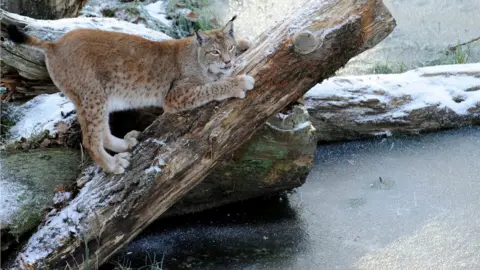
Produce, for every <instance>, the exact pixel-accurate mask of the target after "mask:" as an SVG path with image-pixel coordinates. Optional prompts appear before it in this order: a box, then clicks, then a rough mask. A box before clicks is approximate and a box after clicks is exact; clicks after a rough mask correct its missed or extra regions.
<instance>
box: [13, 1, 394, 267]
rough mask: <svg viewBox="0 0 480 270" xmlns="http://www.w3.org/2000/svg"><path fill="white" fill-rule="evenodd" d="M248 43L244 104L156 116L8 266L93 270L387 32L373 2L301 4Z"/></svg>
mask: <svg viewBox="0 0 480 270" xmlns="http://www.w3.org/2000/svg"><path fill="white" fill-rule="evenodd" d="M303 7H304V8H302V9H299V10H295V11H293V12H292V13H291V14H288V15H287V16H286V17H285V19H284V20H283V21H282V22H280V23H279V24H278V25H275V26H274V27H272V28H271V29H269V30H267V32H266V33H264V34H263V35H261V36H260V37H259V38H257V40H256V42H255V44H256V45H255V46H254V47H253V48H251V49H250V50H248V51H247V52H245V53H244V54H243V55H242V56H240V57H239V60H240V61H242V62H243V66H241V67H239V68H237V69H236V71H235V74H243V73H248V74H250V75H251V76H253V77H254V78H255V79H256V84H255V86H256V87H255V89H254V90H252V91H250V92H248V93H247V96H246V98H245V99H243V100H233V99H232V100H228V101H225V102H222V103H214V102H212V103H210V104H208V105H206V106H203V107H201V108H197V109H195V110H192V111H190V112H184V113H178V114H163V115H162V116H160V117H159V118H158V119H157V120H156V121H155V122H154V123H152V124H151V125H150V126H149V127H148V128H147V129H146V130H145V131H143V132H142V134H141V136H140V138H139V140H140V143H139V145H138V146H137V147H136V148H135V149H134V150H133V157H132V163H131V167H130V168H129V169H128V170H127V171H126V172H125V174H123V175H107V174H104V173H103V172H102V171H100V170H99V169H98V167H97V166H91V167H89V168H87V169H86V170H85V171H84V173H83V175H82V177H81V179H80V180H82V181H86V184H85V186H84V187H83V188H82V189H81V191H80V193H79V194H78V195H77V196H76V197H75V198H74V199H73V200H72V201H71V202H70V203H69V205H68V206H67V207H65V208H64V209H63V210H62V211H61V212H60V213H59V214H57V215H56V216H54V217H52V218H50V219H49V220H48V221H47V223H46V224H45V225H44V226H42V227H40V228H39V229H38V231H37V232H36V233H35V234H34V235H33V236H32V237H31V238H30V240H29V242H28V243H27V244H26V246H25V247H24V248H23V249H22V251H21V252H20V254H19V255H18V257H17V260H16V263H15V265H14V267H16V268H17V269H32V268H39V267H42V266H48V267H49V268H53V269H63V268H64V267H65V266H66V265H69V266H70V267H71V268H73V269H83V268H85V266H86V265H87V264H88V266H89V267H93V268H96V267H97V266H98V265H101V264H102V263H104V262H105V261H106V260H108V259H109V258H110V256H111V255H113V254H114V253H115V252H116V251H118V250H119V249H120V248H121V247H122V246H124V245H125V244H127V243H128V242H130V241H131V240H132V239H133V238H134V237H136V236H137V235H138V234H139V233H140V232H141V231H142V230H143V229H145V228H146V227H147V226H148V225H149V224H150V223H151V222H153V221H154V220H155V219H157V218H158V217H159V216H160V215H162V214H163V213H164V212H165V211H166V210H168V209H169V208H170V207H171V206H172V205H173V204H175V203H176V202H177V201H179V200H180V199H181V198H182V197H183V196H184V195H185V194H186V193H187V192H189V191H190V190H192V189H193V188H194V187H195V186H196V185H197V184H199V183H200V182H201V181H202V180H203V179H204V178H205V177H206V176H207V175H208V174H209V173H210V172H211V170H212V169H213V168H214V166H215V165H216V164H217V163H218V162H219V160H220V158H222V157H225V156H226V155H228V154H230V153H232V152H233V151H234V150H235V149H237V148H238V147H240V146H241V145H243V143H245V142H246V141H247V140H249V138H250V137H251V136H252V134H254V133H255V132H256V131H257V129H258V128H260V127H261V126H262V124H264V123H265V121H267V119H268V118H269V117H270V116H271V115H272V114H274V113H276V112H278V111H279V110H280V109H282V108H284V107H285V106H287V105H288V104H289V103H291V102H292V101H294V100H297V99H298V98H299V97H300V96H302V95H303V94H304V93H305V92H306V91H307V90H309V89H310V88H311V87H313V86H314V85H315V84H316V83H318V82H320V81H322V80H323V79H326V78H328V77H329V76H331V75H333V74H334V72H335V71H336V70H338V69H339V68H340V67H342V66H344V65H345V64H346V63H347V62H348V61H349V60H350V59H351V58H352V57H354V56H356V55H358V54H359V53H361V52H363V51H365V50H367V49H369V48H371V47H372V46H375V45H376V44H377V43H378V42H380V41H381V40H383V39H384V38H385V37H386V36H387V35H388V34H390V33H391V31H392V30H393V28H394V27H395V20H394V19H393V18H392V16H391V14H390V13H389V11H388V10H387V8H386V7H385V6H384V5H383V3H382V1H380V0H336V1H316V0H311V1H306V2H305V4H304V5H303ZM87 255H88V259H87Z"/></svg>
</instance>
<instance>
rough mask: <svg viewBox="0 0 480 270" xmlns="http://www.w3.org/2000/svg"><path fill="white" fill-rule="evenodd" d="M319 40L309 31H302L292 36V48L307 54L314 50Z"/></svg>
mask: <svg viewBox="0 0 480 270" xmlns="http://www.w3.org/2000/svg"><path fill="white" fill-rule="evenodd" d="M319 44H320V41H319V40H318V39H317V38H316V37H315V36H314V35H313V34H312V33H311V32H310V31H302V32H298V33H296V34H295V35H294V36H293V45H294V50H295V51H296V52H297V53H300V54H309V53H311V52H313V51H315V50H316V49H317V48H318V46H319Z"/></svg>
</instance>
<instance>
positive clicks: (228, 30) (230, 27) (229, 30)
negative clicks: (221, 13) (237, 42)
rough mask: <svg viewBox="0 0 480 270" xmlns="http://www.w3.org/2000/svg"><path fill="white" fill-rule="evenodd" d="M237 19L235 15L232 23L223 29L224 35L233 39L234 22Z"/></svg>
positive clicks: (231, 20) (229, 22) (228, 23)
mask: <svg viewBox="0 0 480 270" xmlns="http://www.w3.org/2000/svg"><path fill="white" fill-rule="evenodd" d="M236 18H237V15H234V16H233V17H232V18H231V19H230V21H228V22H227V24H226V25H225V26H224V27H223V33H224V34H225V35H228V36H230V37H232V38H233V21H234V20H235V19H236Z"/></svg>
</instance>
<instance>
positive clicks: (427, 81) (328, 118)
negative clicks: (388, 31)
mask: <svg viewBox="0 0 480 270" xmlns="http://www.w3.org/2000/svg"><path fill="white" fill-rule="evenodd" d="M304 102H305V106H306V107H307V109H308V111H309V114H310V117H311V121H312V123H313V126H314V127H315V128H316V129H317V130H319V132H318V133H317V134H318V135H317V136H318V140H319V141H341V140H354V139H361V138H369V137H373V136H379V135H387V136H389V135H396V134H402V135H404V134H406V135H412V134H418V133H422V132H429V131H435V130H441V129H446V128H455V127H461V126H465V125H471V124H480V63H474V64H464V65H446V66H432V67H425V68H419V69H415V70H411V71H407V72H405V73H401V74H384V75H361V76H342V77H334V78H330V79H328V80H326V81H324V82H322V83H321V84H317V85H316V86H315V87H313V88H312V89H311V90H310V91H308V92H307V93H306V94H305V98H304Z"/></svg>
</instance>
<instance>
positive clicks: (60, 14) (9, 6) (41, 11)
mask: <svg viewBox="0 0 480 270" xmlns="http://www.w3.org/2000/svg"><path fill="white" fill-rule="evenodd" d="M86 2H87V0H2V1H0V3H1V5H0V7H1V8H2V9H4V10H7V11H9V12H13V13H17V14H20V15H23V16H28V17H31V18H35V19H45V20H53V19H61V18H71V17H76V16H78V14H79V12H80V10H81V9H82V7H83V6H84V5H85V3H86Z"/></svg>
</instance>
